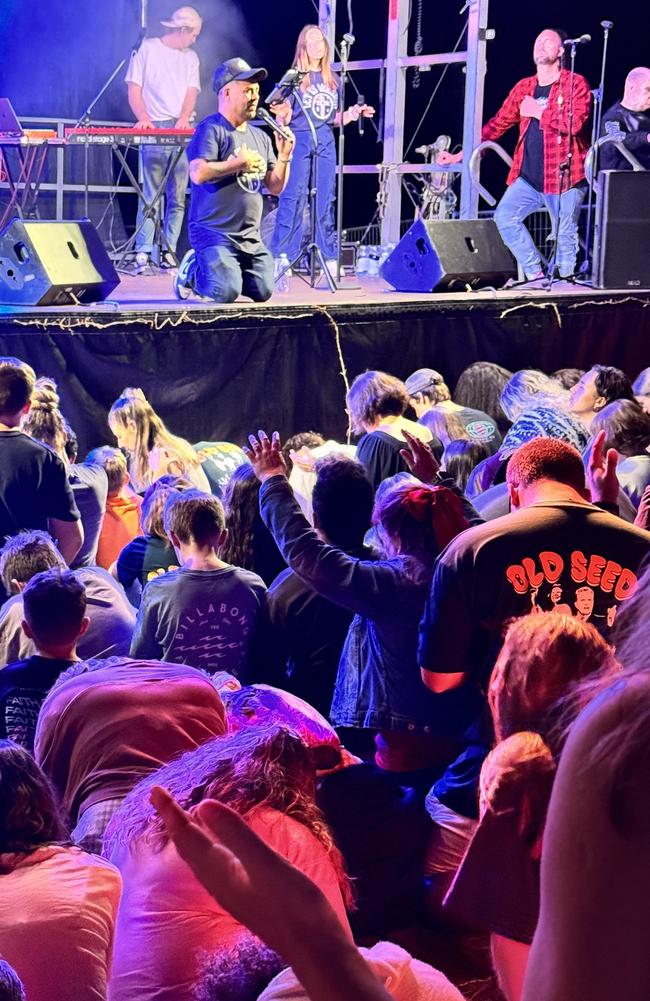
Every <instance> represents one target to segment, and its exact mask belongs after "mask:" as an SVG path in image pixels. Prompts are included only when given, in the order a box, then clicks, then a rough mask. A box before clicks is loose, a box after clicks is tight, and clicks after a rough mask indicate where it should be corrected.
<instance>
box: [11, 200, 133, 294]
mask: <svg viewBox="0 0 650 1001" xmlns="http://www.w3.org/2000/svg"><path fill="white" fill-rule="evenodd" d="M119 283H120V279H119V278H118V275H117V271H116V270H115V268H114V267H113V264H112V262H111V260H110V258H109V256H108V254H107V253H106V250H105V248H104V245H103V243H102V242H101V240H100V238H99V234H98V232H97V230H96V229H95V227H94V226H93V224H92V223H91V222H90V221H89V220H88V219H83V220H82V221H81V222H44V221H41V220H37V221H36V220H23V219H13V220H12V221H11V222H10V223H9V224H8V225H7V226H6V227H5V228H4V229H3V231H2V233H0V304H2V305H8V306H64V305H65V306H67V305H72V304H74V303H76V302H98V301H100V300H102V299H105V298H106V296H108V295H110V293H111V292H112V291H113V289H114V288H115V287H116V286H117V285H119Z"/></svg>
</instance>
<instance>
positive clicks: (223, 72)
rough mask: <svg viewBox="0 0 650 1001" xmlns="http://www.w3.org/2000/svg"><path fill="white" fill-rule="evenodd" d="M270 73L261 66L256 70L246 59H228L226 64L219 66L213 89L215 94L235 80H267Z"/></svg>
mask: <svg viewBox="0 0 650 1001" xmlns="http://www.w3.org/2000/svg"><path fill="white" fill-rule="evenodd" d="M267 76H268V73H267V72H266V70H265V69H263V68H262V67H261V66H258V67H257V69H254V68H253V67H252V66H249V65H248V63H247V62H246V60H245V59H241V58H240V57H239V56H236V57H235V58H234V59H226V61H225V63H221V65H220V66H217V68H216V70H215V71H214V76H213V77H212V89H213V90H214V91H215V93H217V94H218V93H219V91H220V90H223V88H224V87H225V86H226V84H229V83H232V81H233V80H253V81H255V82H257V81H259V80H266V78H267Z"/></svg>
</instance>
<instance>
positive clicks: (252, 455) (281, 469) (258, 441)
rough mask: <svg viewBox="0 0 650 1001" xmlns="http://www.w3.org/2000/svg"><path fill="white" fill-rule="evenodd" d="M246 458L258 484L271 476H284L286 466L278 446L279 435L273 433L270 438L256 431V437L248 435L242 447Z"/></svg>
mask: <svg viewBox="0 0 650 1001" xmlns="http://www.w3.org/2000/svg"><path fill="white" fill-rule="evenodd" d="M244 452H245V453H246V458H247V459H248V461H249V462H250V464H251V466H252V467H253V470H254V472H255V475H256V476H257V478H258V480H259V481H260V483H264V482H265V481H266V480H268V479H270V478H271V477H272V476H286V475H287V464H286V462H285V461H284V456H283V454H282V450H281V445H280V435H279V434H278V432H277V431H274V432H273V434H272V436H271V438H269V436H268V435H267V433H266V431H258V432H257V437H256V436H255V435H254V434H249V436H248V445H245V446H244Z"/></svg>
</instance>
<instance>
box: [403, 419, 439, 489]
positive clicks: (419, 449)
mask: <svg viewBox="0 0 650 1001" xmlns="http://www.w3.org/2000/svg"><path fill="white" fill-rule="evenodd" d="M402 434H403V435H404V438H405V439H406V444H407V445H408V448H402V449H400V453H399V454H400V455H401V457H402V458H403V459H404V462H405V463H406V465H407V466H408V468H409V469H410V471H411V472H412V473H413V475H414V476H417V478H418V479H419V480H422V482H423V483H433V482H434V480H435V478H436V476H437V473H438V470H439V469H440V464H439V462H438V460H437V459H436V457H435V455H434V454H433V452H432V451H431V449H430V448H429V446H428V445H427V444H426V442H424V441H420V439H419V438H416V437H415V435H412V434H410V432H409V431H402Z"/></svg>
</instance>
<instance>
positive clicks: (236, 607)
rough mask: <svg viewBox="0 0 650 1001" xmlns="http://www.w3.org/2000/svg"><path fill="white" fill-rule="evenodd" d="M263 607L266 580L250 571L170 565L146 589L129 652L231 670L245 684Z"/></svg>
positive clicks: (140, 656)
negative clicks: (170, 567)
mask: <svg viewBox="0 0 650 1001" xmlns="http://www.w3.org/2000/svg"><path fill="white" fill-rule="evenodd" d="M265 608H266V585H265V584H264V581H263V580H262V579H261V578H260V577H258V576H257V574H254V573H251V572H250V571H249V570H243V569H242V568H241V567H232V566H225V567H223V568H220V569H216V570H190V569H188V568H186V567H181V569H180V570H170V571H169V573H166V574H164V575H163V576H162V577H158V578H156V579H155V580H152V581H150V582H149V584H147V586H146V587H145V589H144V591H143V592H142V601H141V604H140V608H139V610H138V618H137V621H136V625H135V630H134V632H133V641H132V643H131V656H132V657H136V658H139V659H141V660H165V661H169V662H170V663H172V664H188V665H190V666H191V667H198V668H201V669H203V670H204V671H207V672H208V673H210V674H213V673H214V672H215V671H227V672H228V673H229V674H233V675H235V677H236V678H239V679H240V680H241V681H242V682H243V683H245V682H247V681H248V680H249V679H248V675H249V673H250V667H251V654H252V647H253V642H254V640H255V638H256V633H257V630H258V628H259V626H260V625H261V621H260V616H261V614H262V612H263V611H264V610H265Z"/></svg>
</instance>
